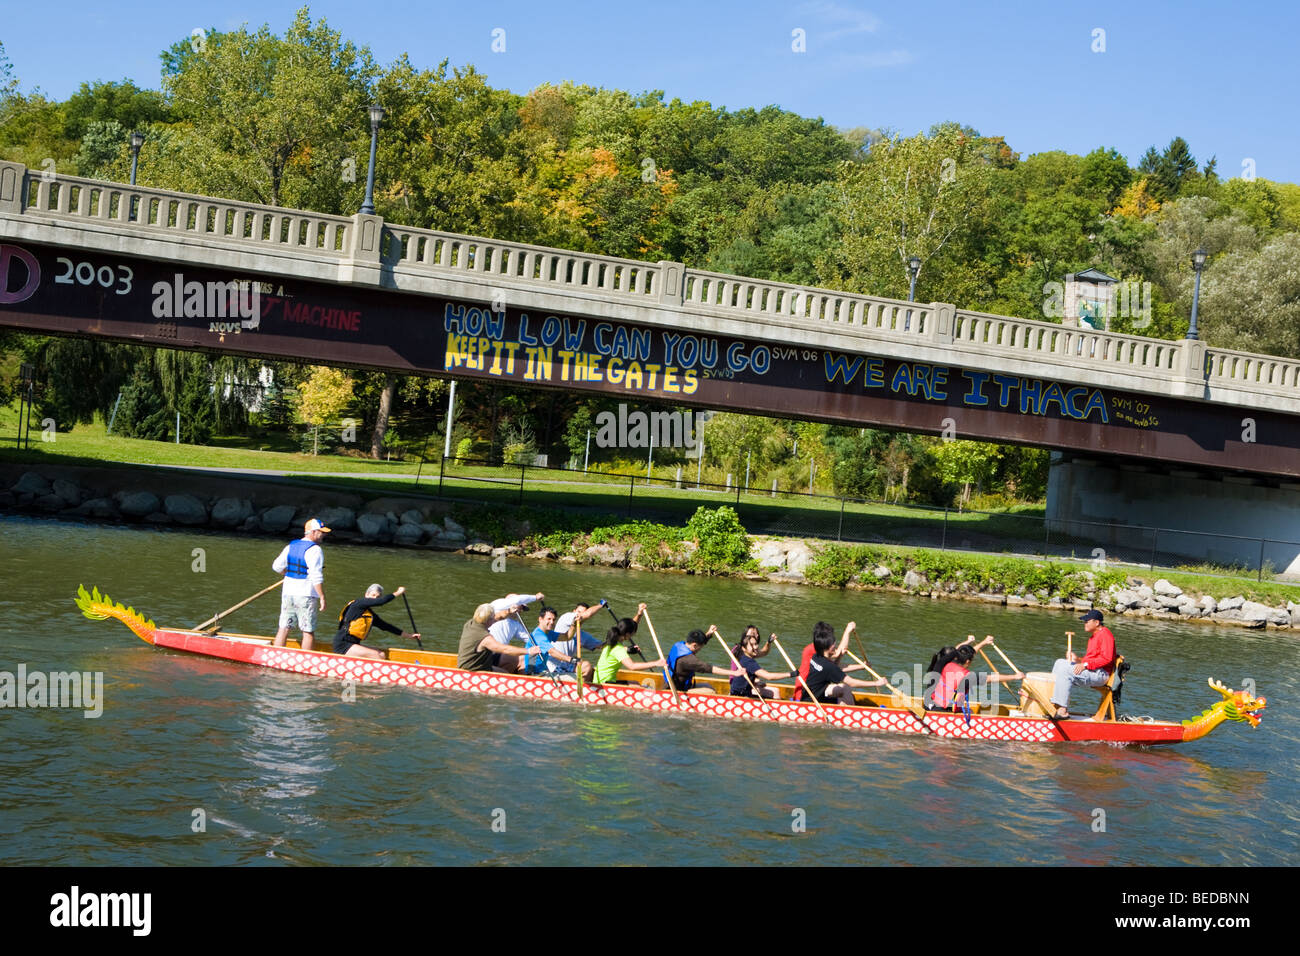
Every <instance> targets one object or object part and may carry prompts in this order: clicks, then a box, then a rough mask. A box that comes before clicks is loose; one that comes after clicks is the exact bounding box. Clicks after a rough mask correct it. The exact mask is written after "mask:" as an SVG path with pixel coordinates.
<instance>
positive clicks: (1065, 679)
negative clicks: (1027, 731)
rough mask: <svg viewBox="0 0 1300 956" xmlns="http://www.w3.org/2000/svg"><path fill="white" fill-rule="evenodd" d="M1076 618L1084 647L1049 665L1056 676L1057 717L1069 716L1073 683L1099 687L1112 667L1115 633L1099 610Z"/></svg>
mask: <svg viewBox="0 0 1300 956" xmlns="http://www.w3.org/2000/svg"><path fill="white" fill-rule="evenodd" d="M1079 620H1081V621H1083V629H1084V630H1085V631H1087V632H1088V650H1087V651H1086V652H1085V653H1084V655H1083V657H1081V658H1080V657H1076V656H1075V654H1074V652H1073V651H1070V652H1068V654H1067V655H1066V657H1064V658H1061V659H1060V660H1058V661H1057V662H1056V663H1055V664H1054V665H1053V666H1052V677H1053V678H1055V680H1056V687H1055V688H1054V689H1053V691H1052V703H1053V704H1055V705H1056V716H1057V718H1058V719H1063V718H1066V717H1069V716H1070V688H1071V687H1073V686H1074V685H1076V684H1078V685H1080V686H1083V687H1101V686H1102V685H1103V684H1105V683H1106V681H1108V680H1110V675H1111V672H1112V671H1113V670H1114V669H1115V635H1114V634H1112V633H1111V632H1110V628H1108V627H1106V626H1105V625H1104V624H1103V623H1102V621H1104V620H1105V618H1104V617H1103V616H1102V613H1101V611H1096V610H1093V611H1089V612H1088V613H1087V614H1085V615H1084V616H1083V617H1081V618H1079Z"/></svg>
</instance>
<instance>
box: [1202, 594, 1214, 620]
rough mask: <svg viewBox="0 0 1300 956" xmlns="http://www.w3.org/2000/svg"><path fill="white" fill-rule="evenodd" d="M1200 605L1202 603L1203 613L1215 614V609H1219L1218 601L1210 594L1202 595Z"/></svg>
mask: <svg viewBox="0 0 1300 956" xmlns="http://www.w3.org/2000/svg"><path fill="white" fill-rule="evenodd" d="M1200 605H1201V613H1203V614H1207V615H1208V614H1213V613H1214V612H1215V611H1217V610H1218V609H1219V604H1218V602H1217V601H1215V600H1214V598H1212V597H1210V596H1209V595H1208V594H1206V595H1203V596H1202V597H1201V601H1200Z"/></svg>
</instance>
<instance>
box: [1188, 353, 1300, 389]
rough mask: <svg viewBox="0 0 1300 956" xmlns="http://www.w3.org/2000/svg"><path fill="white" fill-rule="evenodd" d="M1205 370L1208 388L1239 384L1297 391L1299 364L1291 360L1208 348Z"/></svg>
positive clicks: (1299, 372) (1299, 386) (1299, 382)
mask: <svg viewBox="0 0 1300 956" xmlns="http://www.w3.org/2000/svg"><path fill="white" fill-rule="evenodd" d="M1205 367H1206V377H1207V381H1208V382H1209V383H1210V384H1211V385H1229V384H1232V385H1236V384H1241V385H1246V386H1248V387H1254V388H1268V389H1272V390H1275V391H1289V392H1297V391H1300V362H1297V361H1295V360H1293V359H1285V358H1279V357H1278V356H1276V355H1255V354H1252V353H1250V352H1236V351H1229V350H1228V349H1215V348H1207V349H1206V350H1205Z"/></svg>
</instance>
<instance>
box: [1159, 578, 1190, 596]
mask: <svg viewBox="0 0 1300 956" xmlns="http://www.w3.org/2000/svg"><path fill="white" fill-rule="evenodd" d="M1155 592H1156V594H1161V595H1164V596H1165V597H1177V596H1178V595H1180V594H1182V593H1183V589H1182V588H1180V587H1178V586H1177V585H1176V584H1170V583H1169V582H1168V581H1166V580H1165V579H1164V578H1161V579H1160V580H1159V581H1157V582H1156V584H1155Z"/></svg>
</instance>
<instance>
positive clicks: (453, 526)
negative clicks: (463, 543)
mask: <svg viewBox="0 0 1300 956" xmlns="http://www.w3.org/2000/svg"><path fill="white" fill-rule="evenodd" d="M442 526H443V527H444V528H446V529H447V533H448V534H453V535H460V536H461V537H462V538H464V537H465V528H464V526H462V525H460V524H457V523H456V522H455V521H452V520H451V516H450V515H448V516H447V517H445V518H443V519H442Z"/></svg>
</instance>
